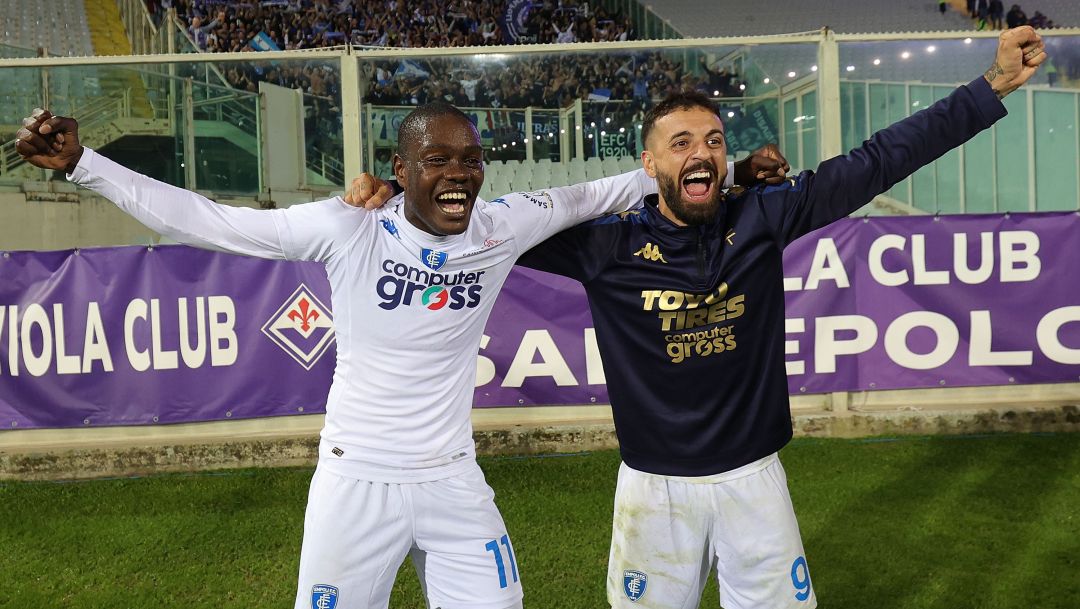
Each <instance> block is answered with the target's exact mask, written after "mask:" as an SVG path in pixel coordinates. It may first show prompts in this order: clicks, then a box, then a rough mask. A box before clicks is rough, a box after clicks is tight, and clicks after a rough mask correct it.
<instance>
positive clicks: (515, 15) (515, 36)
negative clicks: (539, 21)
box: [499, 0, 533, 44]
mask: <svg viewBox="0 0 1080 609" xmlns="http://www.w3.org/2000/svg"><path fill="white" fill-rule="evenodd" d="M532 4H533V3H532V2H531V1H530V0H509V1H508V2H507V3H506V8H505V9H504V10H503V11H502V13H501V14H500V15H499V26H500V27H501V28H502V31H503V42H505V43H507V44H514V43H515V42H518V41H519V40H521V39H522V38H525V37H526V36H527V35H528V25H527V21H528V20H529V11H530V10H531V9H532Z"/></svg>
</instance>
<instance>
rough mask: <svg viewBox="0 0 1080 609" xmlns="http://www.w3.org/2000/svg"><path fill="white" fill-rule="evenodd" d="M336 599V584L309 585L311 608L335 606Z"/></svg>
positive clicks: (332, 608) (320, 608)
mask: <svg viewBox="0 0 1080 609" xmlns="http://www.w3.org/2000/svg"><path fill="white" fill-rule="evenodd" d="M337 599H338V589H337V587H336V586H327V585H326V584H315V585H314V586H312V587H311V609H334V607H337Z"/></svg>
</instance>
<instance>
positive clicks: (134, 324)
mask: <svg viewBox="0 0 1080 609" xmlns="http://www.w3.org/2000/svg"><path fill="white" fill-rule="evenodd" d="M1073 252H1080V217H1078V216H1077V215H1076V214H1073V213H1053V214H1013V215H1009V216H1002V215H1000V214H999V215H993V216H989V215H988V216H950V217H929V216H924V217H907V218H879V217H875V218H864V219H863V218H860V219H849V220H843V221H841V222H837V223H835V224H833V225H832V226H830V227H827V228H825V229H823V230H821V231H818V232H815V233H813V234H811V235H808V236H806V237H804V238H803V239H801V240H799V241H798V242H796V243H794V244H792V245H791V246H790V247H789V248H788V250H787V252H785V273H784V274H785V279H784V282H785V289H786V291H787V314H786V317H787V319H786V320H785V324H784V328H780V327H778V329H777V331H781V330H784V331H785V347H786V348H785V350H786V356H785V357H786V360H787V370H788V378H789V389H790V391H791V392H792V393H801V392H802V393H821V392H831V391H861V390H874V389H894V388H915V387H940V386H964V385H1008V384H1021V383H1048V382H1066V381H1076V380H1078V378H1080V323H1074V322H1080V265H1077V264H1075V263H1073V262H1072V253H1073ZM329 296H330V294H329V287H328V284H327V280H326V274H325V272H324V270H323V267H322V266H321V265H319V264H314V263H294V262H272V261H265V260H257V259H253V258H245V257H240V256H231V255H227V254H220V253H214V252H207V251H202V250H196V249H191V248H187V247H182V246H165V247H156V248H152V249H149V248H143V247H120V248H100V249H88V250H81V251H61V252H9V253H5V254H4V255H3V256H2V257H0V426H2V427H0V428H3V429H23V428H35V427H83V426H100V425H139V424H161V423H175V422H182V421H206V420H220V419H228V418H250V417H262V416H274V415H283V414H297V413H313V412H314V413H318V412H323V411H324V409H325V403H326V395H327V391H328V389H329V385H330V379H331V376H332V372H333V366H334V353H335V350H334V334H333V316H332V313H331V311H330V308H329V303H330V298H329ZM606 401H607V391H606V388H605V385H604V374H603V368H602V366H601V363H600V357H599V352H598V351H597V347H596V340H595V337H594V335H593V330H592V322H591V317H590V315H589V310H588V303H587V300H586V298H585V295H584V293H583V291H582V289H581V288H580V286H578V285H577V284H576V283H575V282H572V281H569V280H566V279H562V278H559V277H555V276H552V275H546V274H543V273H537V272H534V271H528V270H522V269H518V270H515V271H514V273H512V274H511V276H510V278H509V279H508V280H507V282H506V286H505V287H504V289H503V292H502V294H501V296H500V298H499V299H498V301H497V302H496V304H495V309H494V311H493V313H492V316H491V319H490V321H489V323H488V326H487V330H486V332H485V335H484V337H483V339H482V342H481V345H480V352H479V359H478V367H477V389H476V399H475V404H476V405H477V406H479V407H491V406H519V405H536V404H590V403H606Z"/></svg>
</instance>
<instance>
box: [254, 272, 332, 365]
mask: <svg viewBox="0 0 1080 609" xmlns="http://www.w3.org/2000/svg"><path fill="white" fill-rule="evenodd" d="M262 333H263V334H265V335H266V336H267V337H268V338H269V339H270V340H271V341H273V343H274V344H275V345H277V346H278V347H280V348H281V349H282V350H283V351H284V352H285V353H288V354H289V356H290V357H292V358H293V359H294V360H296V363H298V364H300V365H301V366H303V367H304V369H305V370H311V368H312V367H313V366H314V365H315V364H316V363H317V362H318V361H319V359H320V358H321V357H322V356H323V354H324V353H326V350H327V349H329V348H330V345H331V344H333V342H334V317H333V315H331V314H330V309H329V307H327V306H326V305H324V304H323V303H322V302H321V301H320V300H319V299H318V298H316V297H315V294H314V293H312V291H311V290H310V289H308V287H307V286H306V285H304V284H302V283H301V284H300V287H298V288H296V291H295V292H293V293H292V295H291V296H289V298H288V299H286V300H285V303H284V304H283V305H281V308H279V309H278V310H277V311H276V312H274V314H273V315H271V316H270V319H268V320H266V323H265V324H263V327H262Z"/></svg>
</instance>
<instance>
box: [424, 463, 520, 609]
mask: <svg viewBox="0 0 1080 609" xmlns="http://www.w3.org/2000/svg"><path fill="white" fill-rule="evenodd" d="M412 500H413V504H414V506H413V507H414V510H415V513H416V548H415V550H414V551H413V553H412V556H413V563H414V564H415V565H416V568H417V572H418V574H419V575H420V578H421V581H422V582H423V583H424V590H425V593H426V595H427V597H428V602H429V604H430V606H431V607H433V608H434V607H439V608H441V609H511V608H513V607H518V606H520V603H521V598H522V594H521V574H520V573H519V572H518V566H517V560H516V558H517V557H516V556H515V554H514V546H513V544H512V543H511V541H510V536H509V534H507V532H506V525H505V524H504V523H503V519H502V515H500V514H499V510H498V508H496V507H495V493H494V492H493V491H492V490H491V487H490V486H488V484H487V482H486V481H485V480H484V475H483V473H482V472H481V471H480V468H479V467H476V468H475V469H474V470H470V471H469V472H467V473H465V474H462V475H460V476H455V477H453V478H447V479H445V480H438V481H435V482H426V483H423V484H417V485H413V492H412Z"/></svg>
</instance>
